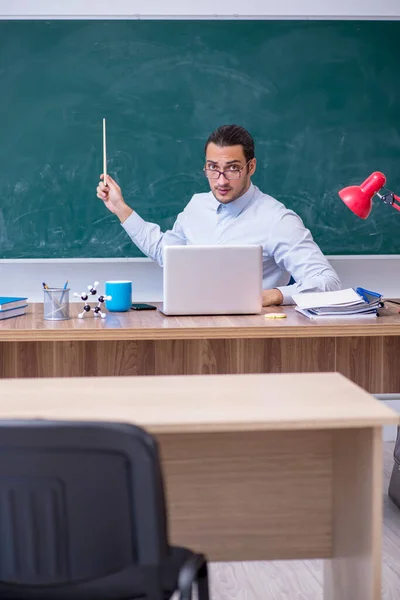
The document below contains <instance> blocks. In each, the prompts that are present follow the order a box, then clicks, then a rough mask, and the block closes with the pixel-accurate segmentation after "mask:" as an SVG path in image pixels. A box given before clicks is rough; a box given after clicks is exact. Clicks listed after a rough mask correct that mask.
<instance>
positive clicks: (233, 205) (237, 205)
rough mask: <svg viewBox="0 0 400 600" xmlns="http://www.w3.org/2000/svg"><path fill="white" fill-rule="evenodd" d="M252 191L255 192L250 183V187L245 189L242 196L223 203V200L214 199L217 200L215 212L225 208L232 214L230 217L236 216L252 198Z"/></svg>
mask: <svg viewBox="0 0 400 600" xmlns="http://www.w3.org/2000/svg"><path fill="white" fill-rule="evenodd" d="M254 192H255V188H254V185H253V184H252V183H250V187H249V189H248V190H247V192H245V193H244V194H243V196H240V197H239V198H236V200H233V202H229V203H228V204H224V203H223V202H219V201H218V200H217V201H216V202H217V204H216V210H217V213H218V212H220V211H221V210H224V209H226V210H227V211H228V212H229V213H230V214H231V215H232V217H237V216H238V215H239V214H240V213H241V212H242V210H244V209H245V208H246V206H247V205H248V203H249V202H250V200H251V199H252V198H253V196H254Z"/></svg>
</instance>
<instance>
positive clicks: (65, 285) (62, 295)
mask: <svg viewBox="0 0 400 600" xmlns="http://www.w3.org/2000/svg"><path fill="white" fill-rule="evenodd" d="M67 286H68V279H67V281H66V282H65V283H64V291H63V293H62V294H61V300H60V305H61V306H62V303H63V300H64V294H65V290H66V289H67Z"/></svg>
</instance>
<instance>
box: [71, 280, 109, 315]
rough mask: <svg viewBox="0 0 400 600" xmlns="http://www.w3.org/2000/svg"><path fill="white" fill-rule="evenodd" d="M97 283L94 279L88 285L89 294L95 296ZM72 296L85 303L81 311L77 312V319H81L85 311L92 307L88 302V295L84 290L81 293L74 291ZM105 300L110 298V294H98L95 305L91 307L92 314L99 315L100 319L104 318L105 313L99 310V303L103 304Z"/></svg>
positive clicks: (87, 311)
mask: <svg viewBox="0 0 400 600" xmlns="http://www.w3.org/2000/svg"><path fill="white" fill-rule="evenodd" d="M98 285H99V282H98V281H95V282H94V284H93V285H88V290H89V294H90V295H91V296H96V294H97V290H96V287H97V286H98ZM74 296H75V297H76V298H80V299H81V300H82V301H83V302H84V303H85V304H84V307H83V311H82V312H81V313H79V315H78V317H79V319H82V318H83V316H84V315H85V314H86V313H89V312H90V311H91V309H92V307H91V306H90V304H88V298H89V295H88V294H87V293H86V292H82V294H77V293H76V292H75V293H74ZM105 300H112V296H98V298H97V303H98V304H97V306H95V307H94V308H93V312H94V316H95V317H101V318H102V319H104V318H105V316H106V315H105V313H103V312H101V305H102V304H104V302H105Z"/></svg>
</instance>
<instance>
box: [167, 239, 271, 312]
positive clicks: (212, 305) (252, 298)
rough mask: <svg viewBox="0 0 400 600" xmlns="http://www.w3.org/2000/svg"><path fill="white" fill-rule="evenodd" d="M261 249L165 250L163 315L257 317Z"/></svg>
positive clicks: (260, 290) (225, 247) (260, 282)
mask: <svg viewBox="0 0 400 600" xmlns="http://www.w3.org/2000/svg"><path fill="white" fill-rule="evenodd" d="M261 307H262V247H261V246H166V247H165V248H164V303H163V307H162V309H161V311H162V312H163V313H164V314H166V315H231V314H236V315H238V314H258V313H260V312H261Z"/></svg>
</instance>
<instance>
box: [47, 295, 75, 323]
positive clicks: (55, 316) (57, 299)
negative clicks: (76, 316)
mask: <svg viewBox="0 0 400 600" xmlns="http://www.w3.org/2000/svg"><path fill="white" fill-rule="evenodd" d="M43 292H44V299H43V318H44V319H45V321H64V320H66V319H69V318H70V317H69V288H66V289H64V288H48V289H46V290H43Z"/></svg>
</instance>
